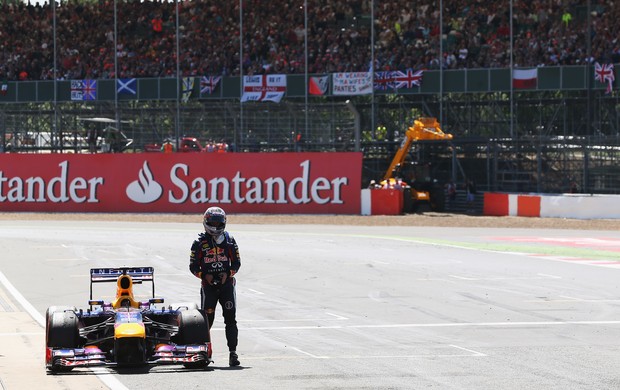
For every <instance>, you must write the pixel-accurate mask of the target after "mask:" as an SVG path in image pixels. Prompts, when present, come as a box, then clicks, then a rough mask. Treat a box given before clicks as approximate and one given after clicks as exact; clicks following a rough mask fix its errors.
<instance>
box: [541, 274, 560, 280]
mask: <svg viewBox="0 0 620 390" xmlns="http://www.w3.org/2000/svg"><path fill="white" fill-rule="evenodd" d="M538 275H540V276H544V277H546V278H551V279H562V277H561V276H557V275H549V274H538Z"/></svg>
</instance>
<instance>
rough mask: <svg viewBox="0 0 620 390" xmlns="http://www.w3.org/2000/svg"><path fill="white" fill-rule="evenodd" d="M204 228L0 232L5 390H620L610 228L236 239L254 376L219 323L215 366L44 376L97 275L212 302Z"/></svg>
mask: <svg viewBox="0 0 620 390" xmlns="http://www.w3.org/2000/svg"><path fill="white" fill-rule="evenodd" d="M199 227H200V226H199V225H197V224H189V223H143V222H118V221H107V222H90V221H53V222H49V221H47V222H46V221H42V220H41V221H37V220H30V221H0V253H1V255H0V256H1V260H0V343H1V344H0V388H2V389H23V388H40V389H84V388H88V389H96V388H101V389H105V388H112V389H132V390H133V389H153V388H160V389H170V388H183V389H198V388H201V389H202V388H211V389H428V388H432V389H525V388H527V389H618V388H620V354H619V353H618V351H619V349H620V337H619V336H620V232H618V231H598V230H595V231H587V232H584V231H576V230H542V229H491V228H470V229H467V228H448V227H403V226H400V227H390V226H379V227H370V226H329V225H242V224H239V225H231V226H229V228H230V230H231V231H232V233H233V234H234V235H235V237H236V239H237V241H238V242H239V245H240V249H241V255H242V261H243V264H242V268H241V271H240V273H239V274H238V289H237V297H238V303H239V310H238V320H239V328H240V345H239V348H238V351H239V355H240V360H241V362H242V366H241V367H240V368H234V369H231V368H229V367H227V359H226V357H227V354H226V352H227V351H226V347H225V340H224V332H223V324H222V322H221V315H220V313H219V311H218V318H217V320H216V322H215V324H214V329H213V331H212V333H213V343H214V359H215V363H214V364H213V365H211V366H209V367H208V368H207V369H206V370H199V371H195V370H187V369H183V368H178V367H171V366H167V367H154V368H151V369H150V370H137V371H136V370H134V371H115V370H110V369H99V370H92V371H91V370H74V371H73V372H71V373H68V374H63V375H51V374H48V373H46V371H45V368H44V362H43V354H44V334H43V333H44V332H43V327H42V323H43V315H44V313H45V310H46V308H47V307H48V306H50V305H75V306H77V307H82V308H85V307H86V300H87V299H88V294H89V292H88V288H89V284H88V270H89V269H90V268H91V267H115V266H153V267H155V272H156V277H155V279H156V295H158V296H162V297H164V298H165V299H166V302H168V303H171V302H186V301H196V300H197V297H198V281H197V280H196V279H195V278H194V277H193V276H191V275H190V274H189V272H188V270H187V263H188V253H189V246H190V244H191V242H192V240H193V239H194V237H195V236H196V234H197V232H198V229H199ZM106 286H107V285H106ZM107 287H111V288H110V289H106V288H103V285H101V289H97V290H96V291H95V293H96V294H100V295H99V296H101V297H104V298H106V299H109V298H110V295H111V294H113V290H112V288H113V287H112V286H107Z"/></svg>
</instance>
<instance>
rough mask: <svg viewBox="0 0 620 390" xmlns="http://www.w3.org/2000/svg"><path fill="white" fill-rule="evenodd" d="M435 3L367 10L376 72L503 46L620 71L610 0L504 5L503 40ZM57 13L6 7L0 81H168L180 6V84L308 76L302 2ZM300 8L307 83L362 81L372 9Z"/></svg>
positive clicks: (453, 6)
mask: <svg viewBox="0 0 620 390" xmlns="http://www.w3.org/2000/svg"><path fill="white" fill-rule="evenodd" d="M442 3H443V12H440V9H439V8H438V5H439V2H438V1H436V0H419V1H415V2H413V1H405V0H385V1H374V10H373V11H374V28H375V30H374V39H375V49H374V58H375V67H374V69H375V70H377V71H379V70H404V69H409V68H414V69H438V68H439V67H440V66H444V68H445V69H458V68H498V67H508V66H509V65H510V62H511V58H510V48H511V42H512V45H513V47H514V57H513V64H514V66H518V67H533V66H557V65H578V64H584V63H586V62H588V61H599V62H619V60H620V42H618V37H619V36H620V34H619V32H620V24H618V23H616V21H617V20H619V19H620V4H615V3H614V1H613V0H591V7H590V11H591V13H590V18H588V12H587V8H586V6H585V5H584V4H583V3H584V2H583V1H576V0H527V1H525V0H513V21H514V23H513V27H512V30H513V39H512V40H511V38H510V30H511V29H510V23H509V21H510V6H509V0H502V1H487V0H468V1H463V0H443V2H442ZM56 4H57V5H56V6H55V7H52V6H51V4H50V3H46V4H44V5H32V4H30V3H20V4H18V5H15V4H12V3H7V2H4V3H3V5H2V6H1V7H2V10H1V12H0V25H1V26H2V28H1V29H0V45H1V48H0V49H1V50H0V79H3V80H51V79H53V78H54V75H53V70H54V65H53V64H54V59H55V57H56V61H57V70H58V76H57V78H58V79H64V80H69V79H72V80H73V79H102V78H103V79H105V78H114V77H119V78H133V77H174V76H176V70H177V59H176V51H177V34H176V31H177V30H176V26H177V6H178V10H179V14H178V31H179V35H178V45H179V48H180V50H179V52H180V61H179V64H180V70H181V75H182V76H202V75H213V76H217V75H222V76H236V75H239V74H240V73H241V69H240V66H242V67H243V74H244V75H251V74H262V73H287V74H291V73H304V71H305V56H306V53H305V49H304V48H305V42H306V39H305V38H306V37H305V28H304V26H305V20H306V19H305V11H304V1H303V0H294V1H289V0H271V1H259V0H246V1H243V9H242V10H241V11H240V9H239V1H220V0H196V1H180V2H179V3H178V5H177V3H175V2H161V1H144V2H140V1H136V0H125V1H123V0H118V1H116V2H115V1H113V0H98V1H76V0H72V1H62V2H60V3H56ZM115 4H116V12H115V9H114V6H115ZM614 4H615V5H614ZM307 5H308V9H307V26H308V35H307V45H308V51H307V56H308V72H309V73H318V74H322V73H333V72H355V71H368V70H369V68H370V64H371V58H372V54H373V50H371V36H372V34H371V29H370V24H371V23H370V20H371V18H370V16H371V10H370V5H371V2H370V0H333V1H322V0H307ZM54 15H55V18H54V17H53V16H54ZM115 15H116V17H115ZM240 15H242V16H243V17H242V19H241V18H240ZM440 16H441V17H442V19H443V33H441V29H440ZM588 19H590V20H591V25H590V26H591V41H590V47H591V56H590V57H588V50H587V48H588V39H587V37H588V30H589V29H588V23H587V22H588ZM115 20H116V26H115ZM240 21H241V22H240ZM54 26H55V28H54ZM240 33H241V34H242V39H240ZM54 39H55V42H56V53H54ZM440 39H441V42H442V44H441V45H440ZM115 40H116V48H114V42H115ZM240 44H242V45H243V46H242V50H241V48H240ZM441 48H442V49H443V51H441V50H440V49H441ZM115 50H116V54H117V55H116V58H115V55H114V52H115ZM55 54H56V55H55ZM241 55H242V58H240V57H241ZM440 56H443V61H440ZM115 65H116V66H115ZM115 69H117V71H118V74H117V75H116V74H115Z"/></svg>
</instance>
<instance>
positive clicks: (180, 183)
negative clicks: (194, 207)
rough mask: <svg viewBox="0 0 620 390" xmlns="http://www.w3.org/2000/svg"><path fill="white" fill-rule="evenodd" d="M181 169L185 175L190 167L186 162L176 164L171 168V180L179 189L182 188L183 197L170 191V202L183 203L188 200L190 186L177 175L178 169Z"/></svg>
mask: <svg viewBox="0 0 620 390" xmlns="http://www.w3.org/2000/svg"><path fill="white" fill-rule="evenodd" d="M178 170H181V171H182V172H183V174H185V176H187V173H188V171H189V169H188V168H187V165H185V164H174V166H173V167H172V169H171V170H170V181H172V184H174V185H175V186H176V187H177V188H178V189H179V190H181V197H180V198H177V197H175V196H174V193H173V192H172V191H170V192H168V201H169V202H170V203H183V202H185V201H186V200H187V194H188V193H189V188H187V184H185V182H184V181H183V180H181V179H179V177H178V176H177V171H178Z"/></svg>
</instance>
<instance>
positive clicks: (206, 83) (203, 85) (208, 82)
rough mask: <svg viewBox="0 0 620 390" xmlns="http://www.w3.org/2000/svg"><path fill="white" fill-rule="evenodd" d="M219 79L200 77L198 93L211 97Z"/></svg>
mask: <svg viewBox="0 0 620 390" xmlns="http://www.w3.org/2000/svg"><path fill="white" fill-rule="evenodd" d="M221 79H222V76H202V78H201V79H200V93H201V94H207V95H211V94H212V93H213V92H214V91H215V88H216V87H217V84H218V83H219V82H220V80H221Z"/></svg>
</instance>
